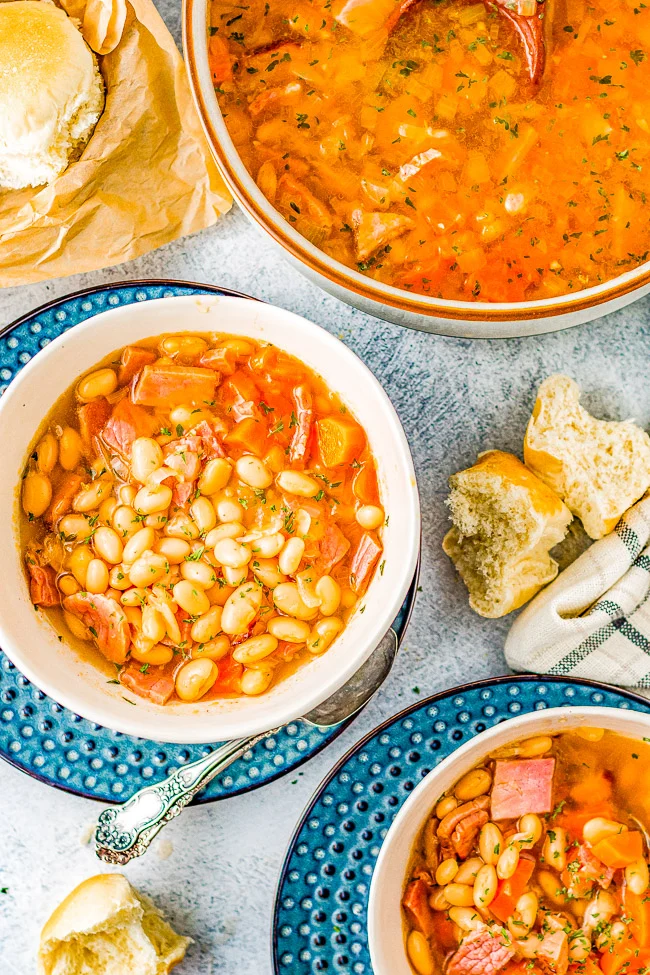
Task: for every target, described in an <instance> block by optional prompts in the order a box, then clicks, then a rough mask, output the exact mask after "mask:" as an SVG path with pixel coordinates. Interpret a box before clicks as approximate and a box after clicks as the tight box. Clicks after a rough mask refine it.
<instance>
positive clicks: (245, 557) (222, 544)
mask: <svg viewBox="0 0 650 975" xmlns="http://www.w3.org/2000/svg"><path fill="white" fill-rule="evenodd" d="M214 557H215V559H216V560H217V562H219V563H220V564H221V565H227V566H230V568H231V569H241V568H242V567H243V566H245V565H248V563H249V562H250V560H251V558H252V552H251V551H250V549H247V548H246V546H245V545H241V544H240V543H239V542H238V541H236V539H234V538H222V539H221V541H219V542H217V544H216V545H215V546H214Z"/></svg>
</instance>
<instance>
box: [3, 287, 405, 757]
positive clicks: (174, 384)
mask: <svg viewBox="0 0 650 975" xmlns="http://www.w3.org/2000/svg"><path fill="white" fill-rule="evenodd" d="M180 321H182V323H183V327H184V331H183V332H179V331H178V323H179V322H180ZM107 325H110V328H109V327H107ZM48 360H49V361H48ZM84 367H85V368H84ZM346 373H347V379H346ZM37 389H38V396H37V395H36V390H37ZM45 389H47V390H48V394H47V395H46V396H44V393H43V391H44V390H45ZM362 389H363V390H364V393H363V396H364V400H363V402H362V400H361V398H360V393H361V390H362ZM350 393H352V397H350ZM44 402H49V403H50V404H51V406H50V407H49V409H48V408H46V409H43V403H44ZM371 403H372V408H371ZM380 404H381V405H380ZM377 407H378V408H379V413H382V412H383V414H384V415H383V421H382V422H380V424H379V426H378V425H377V419H378V416H377V417H375V418H373V417H371V415H370V414H371V412H372V410H376V409H377ZM17 427H18V428H19V429H20V431H21V437H20V438H15V439H16V443H15V446H14V447H13V453H14V456H13V457H12V463H11V464H10V465H8V467H7V468H6V469H7V470H11V469H13V465H14V464H15V462H16V460H17V459H18V458H19V457H20V456H21V454H22V460H21V461H20V468H21V469H20V473H19V476H18V477H16V479H15V482H16V483H17V484H19V498H17V499H16V500H15V501H14V502H13V504H12V505H11V508H12V509H13V510H16V509H17V510H18V517H17V523H18V531H17V532H16V522H15V521H14V523H13V524H12V523H11V521H10V519H7V521H6V522H5V523H4V525H3V528H2V530H3V531H4V532H5V535H6V537H7V538H8V537H9V536H10V535H12V536H13V539H14V541H13V545H14V547H16V548H17V556H18V559H19V560H22V563H23V567H22V568H21V569H20V570H19V574H20V575H22V579H21V578H17V579H16V580H15V583H13V582H12V586H13V585H15V586H16V587H17V589H18V594H17V599H16V600H15V602H16V603H17V605H18V607H19V611H18V612H15V611H13V610H12V614H11V617H10V616H9V614H8V613H5V614H3V615H2V617H0V629H2V640H3V647H4V648H5V649H6V651H7V652H8V653H9V655H10V656H11V657H12V659H13V660H14V662H15V663H16V664H17V665H18V666H19V667H20V668H21V669H22V670H23V671H24V672H25V673H27V674H28V676H30V677H31V678H32V679H33V680H34V681H35V682H36V683H37V684H38V685H39V686H40V687H42V688H43V689H44V690H47V691H48V693H50V694H51V695H52V696H53V697H54V698H55V699H56V700H58V701H61V702H62V703H65V704H67V706H69V707H71V708H72V709H73V710H75V711H78V712H79V713H81V714H84V715H85V716H87V717H90V718H93V719H95V720H98V721H101V723H102V724H107V725H108V726H110V727H115V728H117V729H118V730H126V731H130V733H137V734H148V736H150V737H154V738H161V739H169V740H177V741H183V740H195V741H201V740H211V739H213V738H221V737H223V738H227V737H234V736H237V735H240V734H246V733H254V731H257V730H262V729H266V728H270V727H273V726H275V725H277V724H280V723H283V722H285V721H287V720H291V719H292V718H295V717H298V716H299V715H300V714H302V713H304V712H305V711H307V710H309V708H310V707H313V706H314V704H316V703H318V702H320V701H321V700H323V699H324V698H325V697H327V696H328V694H329V693H332V691H333V690H334V689H336V687H338V686H340V684H341V683H343V682H344V680H345V679H347V677H348V676H350V674H351V673H352V672H353V671H354V669H356V667H358V666H359V665H360V663H361V662H363V660H364V659H365V657H366V656H367V655H368V653H369V652H370V651H371V650H372V649H373V647H374V645H375V643H376V642H377V640H378V639H379V638H380V637H381V635H382V632H383V631H384V630H385V629H386V627H387V626H388V625H389V624H390V622H391V620H392V617H393V615H394V613H392V609H390V608H388V609H387V608H386V607H381V612H380V607H379V604H375V602H374V598H373V597H374V594H375V592H376V591H377V590H379V589H383V588H384V586H386V594H385V598H386V599H387V604H388V606H390V607H392V605H393V604H394V605H395V612H396V611H397V609H398V608H399V605H400V603H401V599H402V598H403V594H404V593H405V591H406V587H408V584H409V581H410V578H411V576H412V570H413V567H414V564H415V563H414V562H413V563H412V557H413V558H414V557H415V555H416V553H417V519H418V511H417V495H416V491H415V483H414V479H413V477H412V469H411V468H410V458H409V456H408V449H407V448H406V444H405V441H404V439H403V434H402V432H401V429H400V428H399V423H398V421H397V419H396V417H395V415H394V413H393V412H392V408H390V406H389V404H388V401H387V399H386V397H385V394H383V392H382V391H381V389H380V387H379V386H378V384H376V382H375V381H374V379H372V377H371V376H370V374H369V373H368V372H367V371H366V370H365V368H364V367H363V366H362V365H361V363H360V362H359V361H358V360H356V358H355V357H354V356H353V355H352V354H351V353H349V352H348V351H347V350H346V349H345V348H344V347H343V346H342V345H341V344H340V343H338V342H337V340H335V339H332V338H331V337H330V336H329V335H328V334H327V333H326V332H324V331H323V330H321V329H319V328H317V327H316V326H313V325H311V324H310V323H308V322H305V321H304V320H301V319H298V318H296V316H291V315H289V314H288V313H286V312H282V311H281V310H279V309H274V308H271V307H270V306H266V305H262V304H258V303H254V302H248V301H245V300H242V299H230V298H221V299H217V298H215V299H211V298H210V299H199V300H197V299H194V298H191V299H189V298H188V299H185V298H178V299H165V300H162V301H160V302H156V303H154V304H153V305H152V304H151V303H149V304H147V305H142V306H136V307H135V308H126V309H119V310H116V311H111V312H108V313H106V314H105V315H101V316H98V317H97V318H95V319H93V320H91V321H89V322H87V323H85V324H84V325H82V326H79V327H78V328H77V329H74V330H73V331H71V332H70V333H67V334H66V335H64V336H62V337H61V338H60V339H58V340H57V341H55V342H54V343H52V345H51V346H49V347H48V348H47V349H46V350H45V351H44V352H42V353H40V354H39V356H38V357H37V358H36V359H35V360H34V362H33V363H31V364H30V365H29V366H28V367H27V368H26V369H25V370H24V372H23V373H21V375H20V376H19V378H18V379H17V380H16V382H15V384H13V385H12V386H11V387H10V388H9V390H8V392H7V393H6V394H5V397H3V400H2V406H1V407H0V434H1V433H2V432H3V430H4V431H5V433H6V431H8V430H9V429H10V428H11V429H16V428H17ZM373 427H374V430H373V429H371V428H373ZM380 427H381V430H380ZM391 427H392V430H391ZM393 434H395V435H396V438H397V439H396V440H394V438H393ZM387 435H388V439H386V438H387ZM23 437H24V438H25V440H23V439H22V438H23ZM8 439H9V438H8V437H7V436H5V437H4V440H5V442H7V440H8ZM25 441H27V442H25ZM395 447H397V452H395V449H394V448H395ZM385 457H388V458H389V459H388V461H387V462H386V461H385V460H384V459H383V458H385ZM389 471H390V472H391V473H389ZM391 481H394V487H393V489H394V490H396V491H397V493H396V494H393V493H392V490H393V489H391V488H390V487H389V483H390V482H391ZM398 485H399V487H398ZM5 487H6V490H9V489H10V485H9V484H8V483H7V484H6V486H5ZM14 491H15V487H14ZM402 491H404V492H405V493H404V495H403V496H402V495H401V492H402ZM391 498H393V499H395V501H396V499H397V498H400V502H399V505H398V508H399V510H396V511H395V514H394V515H393V510H392V502H391ZM393 523H397V525H398V526H399V525H400V523H401V526H402V529H403V530H404V531H405V533H406V537H405V538H404V539H403V541H405V542H406V545H405V546H404V547H403V545H402V543H400V542H399V541H398V536H397V535H395V536H393ZM398 530H400V529H399V528H398ZM414 530H415V534H413V531H414ZM407 539H410V541H407ZM394 546H395V547H394ZM412 546H413V548H412ZM411 548H412V551H411ZM397 549H403V551H402V553H401V554H400V553H398V551H397ZM393 556H397V557H396V558H395V561H394V562H393ZM411 563H412V565H411ZM391 565H394V570H391ZM409 573H410V575H409ZM407 576H408V579H407ZM402 577H403V580H404V581H402ZM27 586H29V590H27ZM27 591H29V600H31V604H32V606H33V607H35V608H36V609H37V614H34V610H33V608H31V611H30V613H29V620H24V619H21V614H20V607H21V606H27V607H29V600H28V599H27V598H26V597H27ZM378 596H379V598H380V599H381V598H382V597H381V596H380V595H379V593H378ZM7 605H9V603H8V602H5V606H7ZM384 618H385V623H384ZM37 634H38V636H37ZM353 634H354V637H353V639H354V641H355V645H356V647H357V653H356V655H355V654H354V653H351V644H350V639H351V637H352V636H353ZM46 647H47V649H46ZM34 648H37V649H34ZM53 648H54V649H53ZM154 715H155V717H153V716H154Z"/></svg>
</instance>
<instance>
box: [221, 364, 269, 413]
mask: <svg viewBox="0 0 650 975" xmlns="http://www.w3.org/2000/svg"><path fill="white" fill-rule="evenodd" d="M259 398H260V391H259V389H258V388H257V386H256V385H255V383H254V382H253V380H252V379H251V377H250V376H247V375H246V373H245V372H242V370H241V369H237V371H236V372H234V373H233V374H232V376H230V377H229V378H228V379H226V380H225V381H224V383H223V384H222V386H221V389H220V390H219V399H220V401H221V402H222V403H223V405H224V406H228V405H233V406H236V405H237V404H238V403H247V402H249V401H252V402H254V403H257V402H258V400H259Z"/></svg>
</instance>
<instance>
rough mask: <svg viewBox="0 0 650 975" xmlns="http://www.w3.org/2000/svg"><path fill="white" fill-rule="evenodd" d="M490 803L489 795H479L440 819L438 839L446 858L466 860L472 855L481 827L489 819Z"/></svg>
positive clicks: (443, 855)
mask: <svg viewBox="0 0 650 975" xmlns="http://www.w3.org/2000/svg"><path fill="white" fill-rule="evenodd" d="M489 805H490V799H489V797H488V796H479V798H478V799H472V800H471V801H470V802H464V803H463V804H462V805H460V806H457V807H456V808H455V809H452V811H451V812H450V813H447V815H446V816H444V817H443V819H441V820H440V825H439V826H438V839H439V840H440V850H441V855H442V858H443V859H444V860H447V859H449V858H450V857H460V859H461V860H464V859H466V858H467V857H468V856H469V855H470V853H471V852H472V849H473V847H474V843H475V842H476V838H477V836H478V834H479V831H480V830H481V827H482V826H485V824H486V823H487V821H488V818H489V817H488V814H487V809H488V806H489Z"/></svg>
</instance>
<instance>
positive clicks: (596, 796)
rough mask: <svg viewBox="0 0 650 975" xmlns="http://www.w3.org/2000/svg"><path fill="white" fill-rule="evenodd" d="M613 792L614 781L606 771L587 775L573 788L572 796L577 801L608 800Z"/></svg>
mask: <svg viewBox="0 0 650 975" xmlns="http://www.w3.org/2000/svg"><path fill="white" fill-rule="evenodd" d="M611 794H612V783H611V781H610V779H609V778H608V777H607V776H606V775H605V773H604V772H594V773H593V774H592V775H587V776H585V777H584V778H582V779H580V781H579V782H577V783H576V784H575V785H574V786H573V788H572V789H571V798H572V799H574V800H575V801H576V802H577V803H581V802H586V803H590V804H593V803H596V802H607V800H608V799H609V798H610V796H611Z"/></svg>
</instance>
